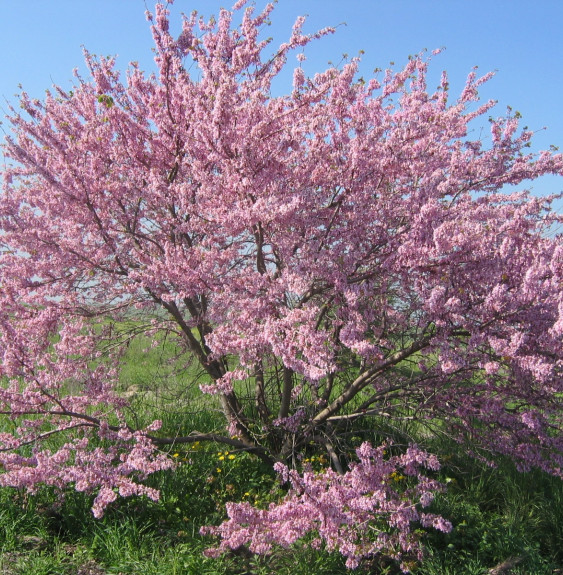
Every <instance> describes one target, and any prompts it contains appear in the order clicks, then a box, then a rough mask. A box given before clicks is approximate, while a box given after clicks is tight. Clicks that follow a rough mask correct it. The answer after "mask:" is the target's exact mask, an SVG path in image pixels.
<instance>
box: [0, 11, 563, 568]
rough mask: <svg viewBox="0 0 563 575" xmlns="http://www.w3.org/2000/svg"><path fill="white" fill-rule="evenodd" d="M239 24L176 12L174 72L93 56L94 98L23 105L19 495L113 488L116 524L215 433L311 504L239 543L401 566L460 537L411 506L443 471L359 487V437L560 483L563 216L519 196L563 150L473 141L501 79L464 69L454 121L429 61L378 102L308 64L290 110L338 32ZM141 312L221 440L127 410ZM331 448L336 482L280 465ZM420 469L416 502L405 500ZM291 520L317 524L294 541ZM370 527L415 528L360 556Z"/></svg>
mask: <svg viewBox="0 0 563 575" xmlns="http://www.w3.org/2000/svg"><path fill="white" fill-rule="evenodd" d="M237 11H240V12H241V13H242V23H241V24H240V26H238V27H234V26H233V25H232V17H233V12H229V11H222V12H221V14H220V16H219V18H218V20H217V21H210V22H209V23H205V22H203V21H199V20H198V18H197V16H196V15H192V16H191V17H189V18H185V19H184V20H183V27H182V32H181V34H180V36H179V37H178V38H175V37H173V36H172V35H171V33H170V31H169V20H168V12H167V10H166V8H165V6H164V5H162V4H157V6H156V9H155V14H154V15H150V14H149V20H150V21H151V24H152V31H153V36H154V40H155V45H156V64H157V67H158V72H157V74H156V75H151V76H146V75H144V74H143V73H142V72H141V70H140V69H139V68H138V66H137V65H135V64H132V65H131V67H130V68H129V71H128V73H127V78H126V80H122V79H121V78H120V74H119V73H118V71H117V70H116V69H115V67H114V61H113V60H112V59H111V58H110V59H96V58H95V57H93V56H91V55H90V54H89V53H86V62H87V64H88V66H89V69H90V72H91V76H92V78H91V79H83V78H82V77H80V76H77V80H76V85H75V86H74V88H73V90H72V91H65V90H63V89H62V88H60V87H55V88H54V89H53V91H52V92H51V93H48V94H47V96H46V98H45V100H44V101H38V100H32V99H30V98H29V97H28V95H27V94H26V93H22V94H21V100H20V105H21V110H15V109H13V110H12V111H11V116H10V118H9V120H10V122H11V124H12V128H13V130H12V133H13V135H12V136H8V137H7V138H6V142H5V144H4V154H5V156H6V157H7V158H8V164H7V165H6V167H5V168H4V172H3V177H4V185H3V192H2V195H1V197H0V227H1V229H2V232H1V235H0V242H1V245H2V250H1V256H0V284H1V289H0V303H1V305H0V325H1V327H0V349H1V354H2V355H1V358H2V359H1V366H0V370H1V376H2V385H1V387H0V412H1V413H2V414H3V415H4V416H5V417H6V418H9V421H10V422H11V423H10V425H5V426H4V428H3V429H4V431H3V432H2V433H0V463H1V464H2V467H3V472H2V474H0V484H2V485H13V486H18V487H27V488H29V489H33V487H34V486H36V485H38V484H40V483H43V484H45V483H46V484H51V485H56V486H59V487H64V486H67V485H69V484H71V485H74V487H75V488H76V489H77V490H95V491H96V490H97V493H98V495H97V497H96V499H95V502H94V513H95V514H96V515H101V514H102V512H103V509H104V507H105V506H106V505H107V504H108V503H109V502H111V501H113V500H115V499H116V497H117V494H119V495H122V496H128V495H132V494H145V495H148V496H149V497H152V498H156V497H158V493H156V492H154V491H153V490H151V489H150V488H148V487H146V486H145V485H143V483H142V479H143V477H145V476H146V475H147V474H150V473H152V472H154V471H156V470H159V469H164V468H168V467H170V466H171V465H172V464H171V462H170V459H169V458H168V457H167V456H166V453H165V452H164V451H162V448H163V446H166V445H170V444H171V443H172V442H174V441H176V442H185V443H189V442H192V441H200V440H203V439H208V440H213V441H220V442H223V443H225V444H228V445H230V446H232V447H234V448H238V449H241V450H249V451H252V452H254V453H256V454H257V455H259V456H260V457H261V458H262V459H264V460H266V461H269V462H271V463H272V464H274V463H275V462H277V463H276V467H277V468H278V470H279V472H280V474H281V475H282V477H284V478H285V479H286V480H288V481H290V482H291V485H292V489H291V490H290V493H289V494H288V500H287V501H286V502H285V503H283V502H282V503H281V504H280V505H281V506H282V507H277V506H273V507H272V509H271V510H270V511H269V512H266V511H261V512H260V513H258V511H256V510H250V509H248V508H247V506H241V507H237V506H236V505H233V506H231V508H230V510H229V513H230V515H231V519H230V521H229V523H228V525H226V526H225V527H224V528H223V531H222V532H221V533H222V534H223V535H224V536H225V538H226V539H225V541H226V543H225V545H231V544H232V545H233V546H236V545H239V544H241V543H245V542H253V545H254V548H255V549H256V550H257V551H264V550H267V549H268V548H269V545H270V544H271V543H281V544H289V543H290V542H291V541H293V540H295V538H296V537H299V536H301V535H303V534H304V533H306V532H307V531H310V530H316V531H318V532H319V534H320V535H319V536H320V537H321V538H322V539H324V541H325V542H326V543H327V544H328V545H329V547H330V546H331V547H335V546H339V547H340V548H341V549H343V551H342V552H343V553H345V554H346V555H347V556H348V557H349V558H350V564H351V565H353V564H356V563H357V560H358V558H359V557H362V556H364V555H369V554H370V553H374V552H377V550H379V549H382V548H393V549H396V550H397V554H398V553H399V551H400V549H403V550H409V549H410V548H411V547H412V545H414V543H413V542H412V540H411V539H409V537H407V536H406V534H407V533H409V532H410V531H409V529H410V527H409V526H410V523H411V522H412V521H421V522H422V523H423V524H425V525H430V524H432V525H434V526H436V527H438V528H442V529H447V527H448V526H447V524H446V523H445V522H443V520H441V519H440V518H435V517H433V516H424V515H423V514H421V513H420V512H419V511H417V508H416V507H415V506H416V505H417V504H418V503H421V504H427V503H429V501H430V499H431V497H430V495H429V494H430V492H432V491H433V490H435V489H436V488H437V485H435V484H434V483H433V482H432V480H431V479H428V478H426V477H424V475H422V473H423V469H424V467H430V469H435V468H436V466H437V462H436V461H435V460H433V459H431V456H429V455H427V454H425V453H424V452H422V451H421V450H419V449H418V448H416V447H415V446H411V448H410V451H408V452H406V453H405V454H404V455H402V456H400V455H393V456H392V457H391V456H389V455H387V456H385V455H383V451H382V450H379V451H378V450H377V449H374V448H372V447H370V446H369V445H367V444H366V445H364V446H363V447H362V448H361V450H360V451H359V452H358V457H359V462H358V463H356V464H355V466H354V465H352V466H351V467H347V462H346V461H345V459H344V458H343V453H342V448H341V445H343V441H342V431H343V430H344V429H346V426H348V425H349V424H350V423H352V422H355V421H356V420H359V419H361V418H370V419H369V421H372V422H373V421H378V420H379V421H385V422H387V423H386V428H387V429H388V428H389V426H390V425H392V424H395V423H397V424H400V422H401V421H405V420H409V421H416V422H418V425H419V428H420V429H426V430H427V432H429V433H434V434H435V433H447V434H449V435H450V436H452V437H454V438H455V439H457V440H458V441H459V442H460V443H461V444H467V445H468V446H469V447H468V449H470V450H471V452H472V453H473V454H475V455H476V456H487V455H488V454H491V453H496V454H503V455H506V456H509V457H511V458H513V459H514V461H515V462H516V464H517V465H519V466H520V467H521V468H522V469H527V468H529V467H530V466H536V467H539V468H541V469H544V470H546V471H548V472H551V473H554V474H561V468H562V464H563V439H562V435H561V425H562V418H561V415H562V410H561V407H562V397H563V395H562V392H563V381H562V377H561V375H562V365H563V364H562V358H563V353H562V350H563V346H562V341H561V340H562V335H563V295H562V294H563V290H562V285H563V284H562V282H563V243H562V240H561V237H560V236H557V235H554V234H553V233H551V234H550V233H548V232H549V231H550V230H551V229H553V224H554V223H556V222H560V221H561V218H560V217H559V216H557V215H556V214H554V213H553V212H551V211H550V208H549V206H550V201H552V199H553V198H545V199H539V198H536V197H532V196H530V195H529V194H528V193H527V192H526V191H522V190H518V191H515V190H517V188H515V186H517V185H519V184H521V183H522V182H525V181H527V180H531V179H534V178H537V177H538V176H541V175H543V174H561V172H562V170H563V157H562V156H561V155H560V154H553V153H551V152H542V153H540V154H539V155H532V154H530V153H528V151H527V149H526V148H527V147H528V146H529V141H530V138H531V133H530V132H528V131H519V130H518V118H517V117H516V116H515V115H512V114H509V115H508V116H507V117H504V118H500V119H496V120H491V137H490V141H488V142H484V141H481V140H479V139H471V136H470V132H469V130H468V125H469V124H470V123H471V121H473V120H474V119H476V118H478V117H481V116H483V115H484V114H487V113H488V112H489V110H490V109H491V107H492V106H493V103H492V102H487V103H484V104H479V103H478V92H477V90H478V87H479V85H480V84H482V83H483V82H484V81H486V80H488V79H489V76H485V77H483V78H478V77H477V76H476V75H475V73H471V74H470V75H469V78H468V80H467V84H466V86H465V89H464V90H463V92H462V93H461V95H460V96H459V98H457V100H455V101H453V102H452V101H451V100H450V98H449V93H448V80H447V77H446V75H445V74H444V75H443V77H442V81H441V85H440V87H439V88H438V89H437V90H436V91H435V92H434V93H430V92H428V91H427V86H426V69H427V64H428V61H427V60H426V59H424V58H423V57H422V56H420V57H414V58H412V59H410V60H409V61H408V63H407V65H406V67H405V68H404V69H403V70H401V71H399V72H396V73H394V72H391V71H388V72H387V73H385V75H384V77H383V78H381V79H380V80H378V79H375V78H374V79H371V80H369V81H368V82H365V81H363V80H362V79H358V77H357V69H358V61H357V60H352V61H351V62H349V63H346V64H345V65H343V66H342V67H341V68H339V69H336V68H330V69H328V70H326V71H325V72H323V73H320V74H317V75H316V76H314V77H313V78H307V77H305V75H304V72H303V70H302V68H301V67H297V68H296V69H295V71H294V76H293V87H292V90H291V92H290V93H289V94H287V95H284V96H273V95H272V93H271V85H272V81H273V80H274V79H275V78H276V76H277V75H278V74H279V73H280V71H281V70H282V68H283V67H284V65H285V64H286V60H287V57H288V55H289V54H290V52H291V51H294V50H296V49H301V48H302V47H303V46H305V45H306V44H307V43H309V42H310V41H311V40H312V39H313V38H317V37H320V36H322V35H325V34H328V33H330V32H331V30H330V29H327V30H323V31H321V32H320V33H318V34H315V35H312V36H306V35H304V34H303V33H302V24H303V19H299V20H298V21H297V23H296V24H295V26H294V28H293V32H292V34H291V37H290V39H289V41H288V42H287V43H285V44H282V45H281V46H280V47H279V48H278V50H277V51H274V52H273V53H270V52H269V51H268V48H267V47H268V41H262V40H261V39H260V31H261V29H262V27H263V26H264V25H265V24H266V22H267V19H268V17H269V15H270V13H271V11H272V6H271V5H268V6H267V7H266V9H265V10H264V11H263V12H262V13H261V14H259V15H254V13H253V9H252V8H248V7H247V8H245V2H244V1H239V2H237V4H236V5H235V7H234V12H237ZM299 56H302V55H301V54H299ZM188 62H193V65H192V66H191V67H188V66H187V63H188ZM188 68H189V70H190V71H188ZM132 310H139V312H138V313H139V314H140V315H138V316H137V317H141V318H144V319H143V320H142V321H141V320H139V321H138V322H136V323H135V330H136V332H137V333H139V332H143V333H144V334H146V335H149V336H151V337H154V338H155V339H156V340H157V341H158V337H159V334H163V333H165V334H167V337H171V338H172V337H173V338H176V339H177V341H178V345H180V346H182V348H183V349H184V350H185V354H186V356H189V357H190V358H193V360H194V361H196V362H197V363H198V364H199V366H200V367H201V369H202V370H203V373H204V377H202V379H201V381H200V383H201V388H202V390H203V391H204V392H206V393H209V394H215V395H216V396H217V398H218V401H220V403H221V406H222V410H223V412H224V415H225V422H226V426H225V433H224V434H220V433H216V434H206V433H202V432H199V431H198V430H195V429H194V430H193V432H192V433H190V434H189V435H188V436H186V437H174V433H173V430H161V429H160V423H159V422H158V421H157V422H154V423H153V424H152V425H150V426H148V427H136V426H135V425H134V421H132V420H129V419H128V418H127V411H126V409H125V408H126V406H127V401H126V399H124V397H123V394H120V393H119V389H120V388H119V365H120V362H119V358H120V357H121V356H120V353H121V350H122V349H124V348H125V347H126V345H127V343H128V341H129V340H130V338H131V337H133V334H131V333H128V332H124V331H123V330H122V329H121V328H120V326H122V325H123V320H124V318H127V317H130V314H131V311H132ZM145 320H146V321H145ZM108 358H109V359H108ZM383 431H384V429H382V432H383ZM167 433H168V434H169V435H167ZM54 436H61V437H64V439H63V440H61V441H59V442H58V443H53V437H54ZM100 439H101V440H103V441H100ZM311 442H314V443H316V444H318V446H319V448H320V449H323V450H326V453H327V454H328V456H329V458H330V460H331V462H332V467H333V471H328V470H327V471H326V472H325V473H324V474H322V479H319V477H318V476H314V475H311V474H310V473H309V475H307V473H305V475H303V476H300V475H298V474H297V472H296V471H290V470H289V469H288V468H287V467H284V465H289V466H290V467H292V466H295V465H296V463H298V461H299V454H300V453H302V452H303V451H304V449H305V448H306V447H307V446H308V445H309V444H310V443H311ZM54 445H55V447H53V446H54ZM401 457H402V459H401ZM429 462H430V463H429ZM404 468H407V469H408V471H407V473H406V474H407V475H411V476H413V477H415V478H418V485H419V487H413V488H412V489H411V490H410V491H408V492H407V493H406V494H405V493H403V494H402V496H401V497H399V496H397V497H395V496H392V494H393V493H394V491H393V489H392V481H391V480H389V477H391V474H392V473H393V469H395V470H400V469H404ZM370 469H371V470H372V471H373V470H375V471H373V473H372V475H371V477H372V479H373V477H377V478H378V480H379V486H380V487H379V491H378V490H377V489H376V488H375V486H374V484H373V481H372V479H371V480H370V479H369V477H368V476H366V473H367V471H366V470H370ZM397 472H399V471H397ZM368 475H369V474H368ZM415 483H416V481H415ZM381 485H384V486H386V487H385V490H386V491H385V492H381ZM374 489H375V491H374ZM376 491H377V494H376V493H375V492H376ZM336 492H338V494H339V496H338V497H336V496H335V493H336ZM307 494H309V495H307ZM314 494H316V495H314ZM313 495H314V496H313ZM405 500H408V501H409V505H408V506H406V503H405ZM313 501H315V502H317V503H315V504H314V505H313V503H312V502H313ZM327 502H333V503H334V505H333V506H332V507H330V505H328V504H327ZM353 502H355V503H353ZM384 502H386V503H385V504H384ZM311 505H313V507H314V508H315V510H314V511H312V510H311V509H312V508H311ZM339 506H340V507H339ZM296 509H301V510H303V509H306V511H303V514H305V515H307V516H308V517H307V522H305V523H303V524H301V526H300V527H299V528H296V529H295V531H294V532H293V534H292V535H290V536H289V535H287V533H286V535H284V536H282V535H280V533H281V530H280V529H278V528H279V527H280V525H282V524H284V525H286V526H288V525H290V524H292V523H293V524H295V517H294V515H292V513H293V511H295V510H296ZM292 510H293V511H292ZM331 513H332V515H331ZM329 515H330V517H329ZM376 515H377V516H381V517H385V518H387V521H388V523H389V524H390V525H391V527H392V528H394V529H396V530H397V535H396V536H394V535H393V536H391V535H389V534H386V535H385V536H384V535H381V537H380V538H379V539H378V538H376V540H375V542H372V543H373V544H372V545H371V546H370V545H367V544H366V545H365V546H364V547H362V545H360V543H359V542H358V541H359V540H358V539H354V537H356V538H357V537H358V533H361V529H363V528H364V527H360V526H365V524H366V520H367V519H366V518H369V517H374V516H376ZM243 516H244V517H246V519H244V518H243ZM302 516H303V515H302ZM329 519H330V521H329ZM249 522H250V523H251V524H252V525H255V526H256V529H250V528H249V527H248V525H249V524H250V523H249ZM284 522H285V523H284ZM331 522H332V523H331ZM330 525H332V526H333V529H332V530H331V529H329V526H330ZM274 526H277V527H274ZM325 528H326V529H325ZM237 529H243V530H244V529H246V531H245V532H244V533H243V532H242V531H237ZM358 529H360V531H358ZM237 533H238V535H237ZM354 534H355V535H354ZM284 537H285V539H284ZM282 539H283V540H282ZM346 542H347V543H346ZM345 543H346V545H347V546H346V545H345ZM409 546H410V547H409Z"/></svg>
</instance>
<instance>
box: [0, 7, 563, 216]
mask: <svg viewBox="0 0 563 575" xmlns="http://www.w3.org/2000/svg"><path fill="white" fill-rule="evenodd" d="M232 3H234V0H233V1H232V2H231V0H176V1H175V3H174V6H173V7H172V12H173V15H178V14H179V13H180V12H185V13H190V12H191V11H192V10H194V9H195V10H197V11H198V12H200V13H202V14H204V15H206V16H209V15H211V14H214V13H217V12H218V10H219V8H220V7H221V6H225V7H227V8H229V7H230V6H231V4H232ZM264 4H265V2H264V0H256V5H257V8H261V7H262V6H264ZM146 7H148V8H149V9H151V10H152V8H153V0H146V3H145V0H26V1H23V2H16V1H15V0H0V100H1V101H0V106H2V108H3V109H5V108H6V105H5V101H6V100H9V101H11V102H14V101H15V98H14V95H15V94H16V93H17V92H18V84H22V86H23V87H24V89H25V90H26V91H27V92H28V93H29V94H30V95H32V96H34V97H41V96H42V94H43V93H44V90H45V89H46V88H49V87H50V86H51V85H52V84H53V83H57V84H60V85H61V86H63V87H64V88H70V84H71V82H72V70H73V69H74V68H76V67H78V68H79V69H82V70H83V58H82V51H81V46H82V45H84V46H85V47H86V48H88V50H89V51H90V52H92V53H95V54H102V55H117V56H118V63H119V66H120V67H121V68H123V69H125V68H126V66H127V64H128V62H129V61H131V60H136V61H138V62H139V63H140V64H141V67H143V68H144V69H145V70H150V69H152V66H153V61H152V58H153V56H152V53H151V46H152V39H151V35H150V30H149V27H148V24H147V22H146V19H145V14H144V12H145V8H146ZM305 14H306V15H308V16H309V19H308V22H307V24H306V28H305V29H306V31H309V32H313V31H315V30H317V29H320V28H323V27H325V26H337V25H339V24H342V25H341V26H339V27H338V30H337V33H336V34H335V35H333V36H330V37H328V38H324V39H322V40H320V41H317V42H316V43H315V44H314V45H311V46H309V47H308V48H307V50H306V55H307V58H308V59H307V62H306V71H307V72H309V73H314V72H316V71H320V70H322V69H324V68H326V66H327V63H328V62H329V61H332V62H335V63H338V62H339V61H340V60H341V56H342V54H343V53H347V54H349V55H350V56H354V55H357V54H358V52H359V51H360V50H364V51H365V54H364V55H363V57H362V62H363V63H362V68H361V73H362V75H363V76H364V77H366V78H367V77H368V76H369V75H370V74H371V72H372V70H373V69H374V68H376V67H377V68H386V67H388V66H389V63H390V62H394V63H395V67H399V66H402V64H404V63H405V62H406V59H407V57H408V55H409V54H416V53H419V52H420V51H421V50H424V49H428V51H429V52H431V51H432V50H433V49H435V48H441V47H445V48H446V50H445V51H444V52H443V53H442V54H440V55H439V56H437V57H435V58H434V59H433V63H432V64H431V70H432V73H431V78H432V79H433V81H434V79H435V83H437V81H438V78H439V76H440V74H441V71H442V70H443V69H445V70H447V71H448V73H449V75H450V84H451V88H452V94H456V93H459V91H460V90H461V89H462V87H463V83H464V80H465V78H466V76H467V74H468V73H469V72H470V70H471V69H472V67H473V66H479V70H480V71H481V72H483V73H485V72H488V71H491V70H496V71H497V75H496V76H495V78H494V79H493V80H492V81H491V82H490V83H489V84H488V85H486V86H485V87H484V89H483V90H482V95H483V99H489V98H494V99H496V100H498V101H499V104H498V107H497V109H496V110H497V112H498V114H503V113H504V112H505V110H506V106H507V105H510V106H512V108H513V109H515V110H518V111H519V112H521V113H522V115H523V123H524V124H525V125H527V126H529V127H530V128H531V129H533V130H536V131H538V133H537V134H536V137H535V139H534V148H533V149H534V150H536V151H537V150H540V149H545V148H548V147H549V145H550V144H554V145H558V146H560V147H561V148H562V149H563V114H562V109H561V108H562V104H563V39H562V38H563V36H562V32H563V0H348V1H340V0H338V1H337V0H300V1H298V0H279V3H278V5H277V8H276V10H275V11H274V14H273V16H272V22H273V24H272V26H271V27H270V28H269V29H268V35H271V36H273V37H274V39H275V43H278V44H279V43H281V42H283V41H285V40H286V39H287V38H288V36H289V34H290V31H291V26H292V24H293V22H294V20H295V18H296V17H297V16H298V15H305ZM178 22H179V18H178ZM287 86H288V87H287V89H288V90H289V89H290V86H291V74H289V73H288V75H287ZM432 88H434V85H433V84H432ZM276 89H279V90H280V92H281V91H282V90H284V89H285V88H284V86H283V85H282V83H281V82H280V83H279V84H278V85H277V86H276ZM2 115H4V114H2ZM544 127H547V128H548V129H547V130H544V129H543V128H544ZM533 189H534V191H535V192H536V193H539V194H543V193H550V192H558V191H560V190H563V179H559V178H546V179H543V180H542V181H540V182H536V183H535V184H534V185H533ZM562 206H563V202H560V203H559V204H558V208H559V211H563V210H561V207H562Z"/></svg>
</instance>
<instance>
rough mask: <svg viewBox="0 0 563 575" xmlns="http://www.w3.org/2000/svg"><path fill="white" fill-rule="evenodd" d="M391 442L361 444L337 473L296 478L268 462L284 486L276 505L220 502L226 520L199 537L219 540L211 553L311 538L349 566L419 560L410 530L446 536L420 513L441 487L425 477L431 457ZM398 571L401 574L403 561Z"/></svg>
mask: <svg viewBox="0 0 563 575" xmlns="http://www.w3.org/2000/svg"><path fill="white" fill-rule="evenodd" d="M392 450H393V447H392V446H391V445H382V446H380V447H378V448H374V447H372V446H371V445H370V444H369V443H364V444H362V445H361V447H360V448H359V449H358V450H357V456H358V459H359V461H358V462H357V463H354V464H351V466H350V470H349V471H347V472H346V473H345V474H344V475H339V474H337V473H335V472H334V471H332V470H330V469H327V470H324V471H322V472H320V473H314V472H313V471H305V472H304V473H303V474H299V473H298V472H297V471H294V470H289V469H288V468H287V467H286V466H285V465H283V464H281V463H279V464H277V465H276V471H277V472H278V473H279V475H280V478H281V480H282V481H283V482H284V483H286V482H289V483H290V485H291V488H290V490H289V492H288V494H287V496H286V497H285V498H284V499H283V500H282V501H281V502H280V503H272V504H270V506H269V507H268V509H257V508H255V507H252V506H251V505H250V504H249V503H248V502H243V503H228V504H227V513H228V515H229V519H228V520H227V521H225V522H224V523H223V524H221V525H219V526H218V527H205V528H203V529H202V533H204V534H211V535H216V536H219V537H221V543H220V545H219V547H217V548H215V549H212V550H210V551H208V553H211V554H212V555H213V554H218V553H221V552H223V551H225V550H227V549H237V548H238V547H240V546H242V545H249V548H250V550H251V551H253V552H254V553H260V554H264V553H266V554H267V553H270V552H271V551H272V549H273V547H274V546H275V545H279V546H282V547H289V546H291V545H292V544H293V543H295V542H296V541H298V540H299V539H302V538H304V537H305V536H307V535H309V534H312V535H313V536H314V537H316V539H315V540H314V542H313V543H312V544H313V545H320V544H321V543H322V544H323V545H324V546H325V548H326V549H328V550H337V551H339V552H340V553H342V554H343V555H344V556H345V557H347V561H346V565H347V566H348V567H350V568H355V567H357V566H358V565H359V564H360V561H361V559H362V558H367V557H370V556H373V555H374V554H376V553H385V554H387V555H389V556H391V557H393V558H394V559H396V560H397V561H399V562H401V560H402V558H403V557H410V558H411V559H412V558H413V557H415V558H418V559H420V558H422V547H421V545H420V541H419V537H418V535H417V534H416V533H415V531H414V529H413V527H415V526H416V525H422V526H424V527H433V528H435V529H438V530H440V531H444V532H449V531H450V530H451V528H452V526H451V524H450V523H449V522H448V521H446V520H445V519H443V518H442V517H440V516H437V515H433V514H429V513H424V512H422V511H421V509H422V508H424V507H428V506H429V505H430V503H431V502H432V501H433V499H434V494H435V493H436V492H440V491H441V490H442V485H441V484H440V483H438V482H437V481H435V480H433V479H430V478H428V477H427V476H425V475H424V474H423V473H424V470H425V469H429V470H437V469H438V468H439V463H438V461H437V459H436V458H435V457H434V456H432V455H429V454H428V453H426V452H425V451H423V450H421V449H419V448H418V447H416V446H411V447H409V448H408V449H407V451H406V452H405V453H404V454H401V455H390V454H388V452H389V451H392ZM402 567H403V568H404V570H405V571H407V570H408V567H407V563H406V562H403V563H402Z"/></svg>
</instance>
